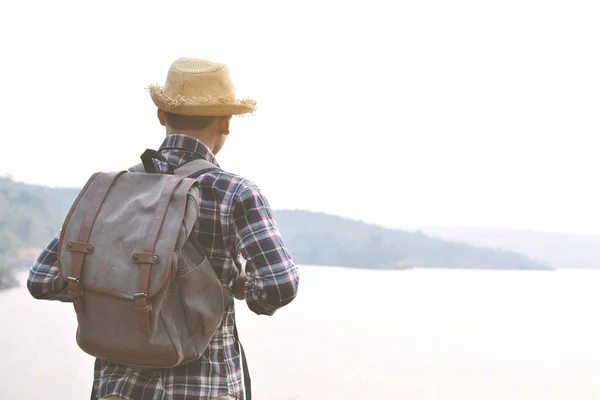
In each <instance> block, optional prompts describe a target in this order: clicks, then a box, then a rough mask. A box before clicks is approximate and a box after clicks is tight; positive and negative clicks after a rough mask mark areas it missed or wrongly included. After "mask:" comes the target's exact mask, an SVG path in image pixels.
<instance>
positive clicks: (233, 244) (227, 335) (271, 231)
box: [27, 135, 298, 400]
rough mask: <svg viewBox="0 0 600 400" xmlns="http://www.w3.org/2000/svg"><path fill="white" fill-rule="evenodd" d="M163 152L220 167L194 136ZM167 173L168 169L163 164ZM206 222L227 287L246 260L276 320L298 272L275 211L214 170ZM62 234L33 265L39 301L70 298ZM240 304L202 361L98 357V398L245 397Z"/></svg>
mask: <svg viewBox="0 0 600 400" xmlns="http://www.w3.org/2000/svg"><path fill="white" fill-rule="evenodd" d="M159 151H161V152H162V154H163V155H164V156H165V157H166V158H167V160H168V161H169V164H172V165H173V166H175V167H176V166H180V165H182V164H184V163H186V162H188V161H190V160H193V159H196V158H199V157H201V158H204V159H206V160H208V161H210V162H211V163H213V164H215V165H218V164H217V161H216V160H215V158H214V156H213V154H212V153H211V152H210V150H209V149H208V148H207V147H206V146H205V145H204V144H203V143H202V142H200V141H198V140H196V139H195V138H192V137H189V136H184V135H169V136H168V137H167V138H166V139H165V140H164V142H163V144H162V146H161V147H160V149H159ZM159 167H160V168H161V169H164V168H166V167H167V166H166V165H160V163H159ZM198 182H199V184H200V188H201V196H202V202H201V209H200V217H199V219H198V222H197V223H196V227H195V233H196V235H197V237H198V239H199V241H200V243H201V244H202V246H203V248H204V249H205V251H206V253H207V255H208V257H209V259H210V261H211V263H212V265H213V267H214V269H215V271H216V272H217V275H218V276H219V277H220V279H221V281H222V283H223V284H224V286H225V287H230V286H231V284H232V282H233V281H234V280H235V278H237V277H238V276H239V270H240V268H241V263H240V258H239V255H240V254H241V256H243V258H244V259H245V260H246V268H245V270H246V274H247V275H248V277H249V278H250V279H249V280H248V282H246V284H245V286H244V291H245V295H246V303H247V305H248V307H249V308H250V309H251V310H252V311H254V312H255V313H257V314H267V315H272V314H273V313H274V312H275V310H277V309H278V308H280V307H282V306H284V305H286V304H288V303H289V302H290V301H292V300H293V299H294V297H295V296H296V291H297V288H298V270H297V267H296V266H295V265H294V263H293V261H292V259H291V257H290V255H289V254H288V252H287V250H286V248H285V247H284V245H283V242H282V239H281V235H280V234H279V230H278V228H277V225H276V223H275V221H274V219H273V215H272V212H271V208H270V206H269V204H268V202H267V200H266V199H265V197H264V196H263V195H262V194H261V192H260V190H259V188H258V187H257V186H256V185H254V184H253V183H251V182H250V181H248V180H247V179H244V178H241V177H239V176H236V175H233V174H230V173H227V172H223V171H220V170H215V171H212V172H208V173H206V174H203V175H202V176H200V177H199V178H198ZM59 236H60V232H59V233H58V234H57V235H56V236H55V238H54V239H53V240H52V241H51V242H50V245H49V246H48V247H47V248H46V249H45V250H44V251H42V253H41V254H40V256H39V258H38V259H37V261H36V262H34V264H33V265H32V266H31V269H30V272H29V278H28V280H27V287H28V288H29V291H30V292H31V294H32V296H33V297H35V298H38V299H48V300H62V301H69V296H68V293H67V291H66V285H65V284H64V283H63V281H62V280H61V279H60V278H59V272H58V267H57V244H58V239H59ZM234 324H235V313H234V303H233V299H232V300H231V301H230V303H229V304H228V306H227V308H226V311H225V315H224V318H223V323H222V325H221V328H220V329H219V330H218V332H217V333H216V334H215V336H214V337H213V339H212V341H211V342H210V344H209V346H208V348H207V349H206V351H205V352H204V354H203V355H202V357H201V358H200V359H199V360H197V361H195V362H192V363H190V364H187V365H183V366H179V367H176V368H169V369H138V368H131V367H126V366H123V365H119V364H115V363H111V362H106V361H102V360H96V363H95V371H94V390H95V392H96V393H97V395H98V396H99V397H106V396H111V395H114V396H120V397H124V398H125V399H132V400H150V399H152V400H159V399H160V400H166V399H185V400H196V399H198V400H200V399H211V398H215V397H220V396H226V395H232V396H235V397H237V398H240V399H243V398H244V393H243V384H242V370H241V363H240V361H241V360H240V354H239V352H238V348H239V347H238V345H237V342H236V339H235V337H234Z"/></svg>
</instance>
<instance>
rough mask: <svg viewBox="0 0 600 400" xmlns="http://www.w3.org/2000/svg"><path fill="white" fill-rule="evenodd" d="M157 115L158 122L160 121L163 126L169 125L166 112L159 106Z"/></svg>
mask: <svg viewBox="0 0 600 400" xmlns="http://www.w3.org/2000/svg"><path fill="white" fill-rule="evenodd" d="M156 116H157V117H158V122H160V124H161V125H162V126H167V121H166V120H165V112H164V111H163V110H161V109H160V108H157V109H156Z"/></svg>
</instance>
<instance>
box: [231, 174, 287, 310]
mask: <svg viewBox="0 0 600 400" xmlns="http://www.w3.org/2000/svg"><path fill="white" fill-rule="evenodd" d="M233 215H234V225H235V226H234V228H235V232H236V244H237V249H238V251H239V252H240V253H241V254H242V256H243V257H244V258H245V259H246V275H248V278H249V279H248V281H247V282H246V284H245V286H244V294H245V297H246V303H247V304H248V307H249V308H250V309H251V310H252V311H253V312H255V313H256V314H266V315H272V314H273V313H275V311H276V310H277V309H278V308H281V307H283V306H285V305H286V304H288V303H290V302H291V301H292V300H293V299H294V298H295V297H296V293H297V291H298V282H299V275H298V268H297V266H296V265H295V264H294V262H293V260H292V257H291V256H290V254H289V253H288V251H287V249H286V248H285V246H284V244H283V240H282V238H281V234H280V232H279V229H278V227H277V224H276V223H275V220H274V218H273V213H272V211H271V207H270V206H269V203H268V202H267V199H266V198H265V197H264V196H263V195H262V193H261V192H260V190H259V189H258V187H257V186H255V185H249V186H248V187H247V188H245V189H244V190H243V191H242V192H241V193H240V195H239V196H238V198H237V201H236V202H235V206H234V212H233Z"/></svg>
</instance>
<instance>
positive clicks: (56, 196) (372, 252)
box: [0, 177, 549, 269]
mask: <svg viewBox="0 0 600 400" xmlns="http://www.w3.org/2000/svg"><path fill="white" fill-rule="evenodd" d="M77 193H78V190H77V189H52V188H47V187H42V186H33V185H27V184H24V183H20V182H15V181H13V180H11V179H10V178H6V177H4V178H0V257H1V256H2V255H4V257H5V259H6V258H10V257H11V256H12V257H13V258H14V255H15V254H16V252H17V250H22V249H24V248H32V247H33V248H40V247H42V246H44V245H46V244H47V243H48V241H49V239H50V238H51V237H52V236H53V235H54V234H55V233H56V230H57V229H58V228H59V227H60V226H61V225H62V221H63V219H64V217H65V215H66V214H67V212H68V210H69V208H70V206H71V203H72V202H73V200H74V199H75V197H76V196H77ZM275 215H276V219H277V222H278V225H279V227H280V229H281V231H282V233H283V236H284V240H285V243H286V245H287V246H288V248H289V249H290V251H291V253H292V255H293V256H294V259H295V260H296V262H297V263H300V264H315V265H335V266H347V267H354V268H377V269H382V268H385V269H402V268H412V267H419V268H428V267H443V268H495V269H547V268H549V266H548V265H547V264H545V263H542V262H539V261H536V260H533V259H531V258H529V257H527V256H524V255H522V254H519V253H517V252H511V251H503V250H498V249H493V248H483V247H474V246H471V245H468V244H465V243H458V242H452V241H448V240H442V239H438V238H433V237H429V236H426V235H425V234H424V233H422V232H407V231H399V230H389V229H384V228H382V227H379V226H376V225H371V224H366V223H363V222H359V221H354V220H350V219H346V218H342V217H336V216H332V215H328V214H324V213H314V212H309V211H301V210H278V211H275ZM28 261H29V260H28Z"/></svg>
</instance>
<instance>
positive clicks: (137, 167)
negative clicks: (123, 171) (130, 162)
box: [129, 163, 146, 172]
mask: <svg viewBox="0 0 600 400" xmlns="http://www.w3.org/2000/svg"><path fill="white" fill-rule="evenodd" d="M129 172H146V170H145V169H144V164H142V163H139V164H135V165H134V166H133V167H131V168H129Z"/></svg>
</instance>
